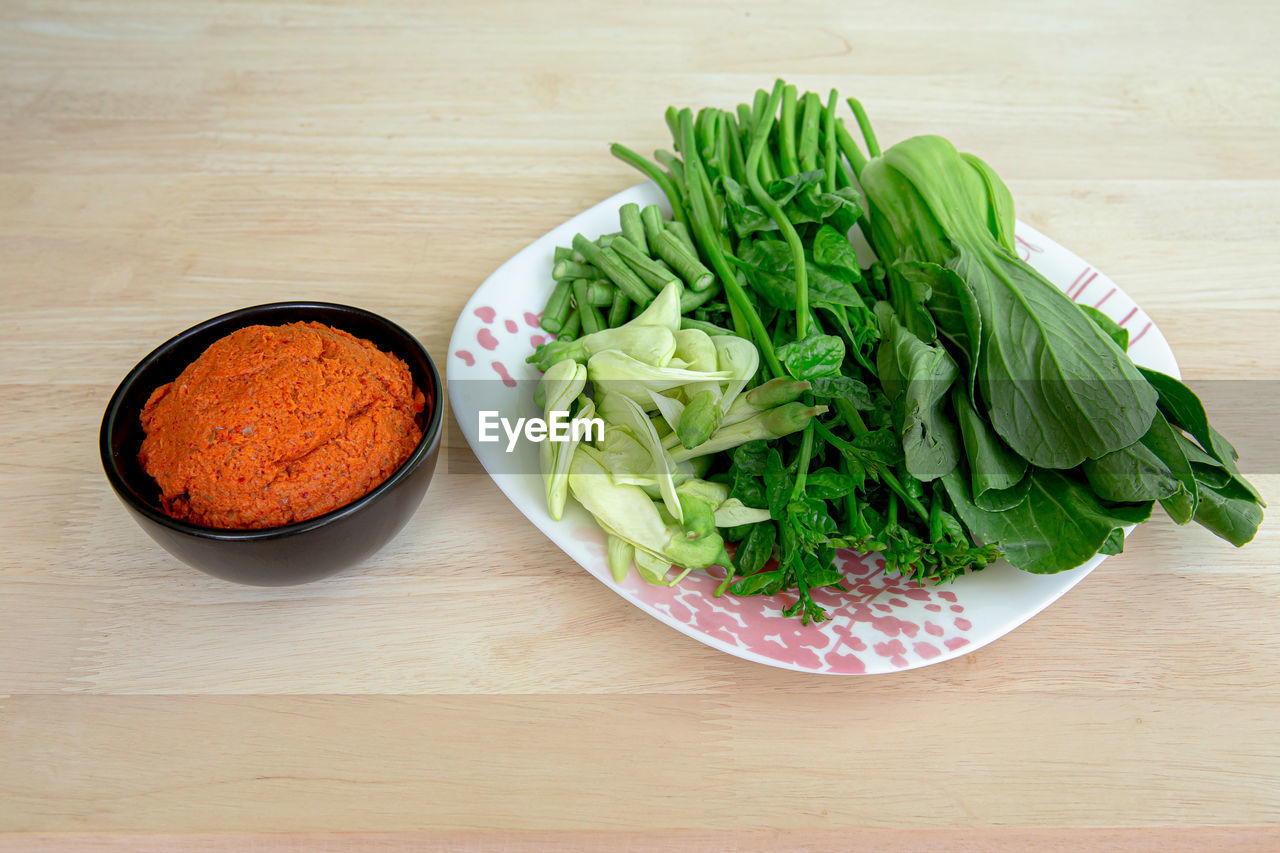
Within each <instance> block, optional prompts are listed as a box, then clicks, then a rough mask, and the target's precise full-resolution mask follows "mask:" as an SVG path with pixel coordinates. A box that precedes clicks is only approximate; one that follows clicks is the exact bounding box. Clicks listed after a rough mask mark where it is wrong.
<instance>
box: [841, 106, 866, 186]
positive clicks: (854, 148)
mask: <svg viewBox="0 0 1280 853" xmlns="http://www.w3.org/2000/svg"><path fill="white" fill-rule="evenodd" d="M836 144H837V145H839V146H840V153H842V154H844V156H845V158H847V159H848V161H849V165H850V166H852V167H853V174H854V176H855V177H857V176H860V175H862V168H863V167H864V166H866V165H867V157H866V155H865V154H863V153H862V149H861V148H859V147H858V143H856V142H854V141H853V137H852V136H851V135H850V134H849V129H848V128H846V127H845V126H844V119H837V120H836Z"/></svg>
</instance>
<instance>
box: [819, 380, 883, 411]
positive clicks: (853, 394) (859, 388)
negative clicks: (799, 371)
mask: <svg viewBox="0 0 1280 853" xmlns="http://www.w3.org/2000/svg"><path fill="white" fill-rule="evenodd" d="M809 384H810V385H811V386H812V387H811V388H810V389H809V392H810V393H811V394H813V396H815V397H817V398H819V399H824V400H825V399H840V400H848V401H849V402H850V403H852V404H853V407H854V408H855V409H862V410H867V409H870V408H872V407H873V405H874V404H873V403H872V402H871V391H870V390H868V389H867V386H866V385H865V384H864V383H862V382H859V381H858V380H856V379H853V378H851V377H848V376H840V375H837V376H815V377H813V378H811V379H810V380H809Z"/></svg>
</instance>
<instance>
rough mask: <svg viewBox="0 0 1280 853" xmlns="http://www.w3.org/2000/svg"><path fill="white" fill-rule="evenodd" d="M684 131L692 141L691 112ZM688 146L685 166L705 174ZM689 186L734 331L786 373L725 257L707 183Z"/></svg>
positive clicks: (698, 231)
mask: <svg viewBox="0 0 1280 853" xmlns="http://www.w3.org/2000/svg"><path fill="white" fill-rule="evenodd" d="M680 132H681V135H682V137H683V138H684V139H685V140H686V141H687V142H690V143H691V142H692V140H693V122H692V120H691V119H690V116H689V115H688V114H687V113H686V114H685V115H683V116H682V117H681V122H680ZM686 147H687V148H689V149H691V150H689V152H688V153H686V154H685V158H686V160H685V168H687V169H690V170H692V171H694V172H696V173H701V172H702V161H701V160H700V159H699V158H698V152H697V150H696V149H694V146H693V145H692V144H689V145H687V146H686ZM688 185H689V207H690V214H691V215H690V218H691V219H692V220H693V222H692V228H693V232H694V234H695V235H696V236H697V239H698V243H699V244H701V246H702V249H703V251H705V252H706V253H707V259H708V260H709V261H711V268H712V269H713V270H715V273H716V275H717V276H719V278H720V281H721V283H722V284H723V285H724V291H725V295H726V296H727V297H728V301H729V309H730V314H731V315H732V316H733V322H734V331H735V332H736V333H737V334H738V336H739V337H742V338H746V339H748V340H752V339H754V341H755V344H756V346H757V347H758V348H759V350H760V354H761V355H762V356H763V357H764V361H765V364H767V365H768V366H769V370H770V371H771V372H772V373H773V375H774V376H782V375H783V370H782V365H781V364H779V363H778V356H777V355H776V354H775V353H774V351H773V345H772V343H771V342H770V340H769V333H768V332H767V331H765V328H764V323H762V322H761V321H760V315H759V314H757V313H756V309H755V306H753V305H752V304H751V300H749V299H748V298H747V294H746V292H745V291H743V289H742V284H741V283H740V282H739V281H738V277H737V274H736V272H735V270H734V269H733V268H732V267H731V266H729V262H728V261H727V260H725V257H724V252H723V251H722V250H721V246H720V234H719V232H718V231H717V230H716V229H714V228H712V226H711V220H710V215H709V213H708V211H707V206H706V200H705V199H704V198H703V197H702V193H701V192H700V191H699V190H700V189H701V188H702V186H703V185H702V183H701V178H698V177H697V176H696V175H695V176H691V177H690V179H689V181H688Z"/></svg>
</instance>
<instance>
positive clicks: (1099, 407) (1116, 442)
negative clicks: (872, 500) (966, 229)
mask: <svg viewBox="0 0 1280 853" xmlns="http://www.w3.org/2000/svg"><path fill="white" fill-rule="evenodd" d="M952 266H953V268H954V269H955V270H956V272H957V273H959V275H960V277H961V278H962V279H964V281H965V283H966V284H967V285H968V286H969V288H970V289H971V290H972V291H973V294H974V297H975V301H976V303H977V306H978V311H979V314H980V315H981V342H980V344H979V350H980V353H979V356H978V381H979V385H980V387H981V389H982V397H983V401H984V402H985V403H986V406H987V412H986V413H987V415H988V417H989V418H990V420H991V424H992V425H993V426H994V427H995V431H996V433H997V434H999V435H1000V437H1001V438H1003V439H1004V440H1005V442H1006V443H1008V445H1009V446H1010V447H1011V448H1012V449H1013V450H1014V452H1016V453H1018V454H1019V455H1020V456H1022V457H1023V458H1024V459H1026V460H1027V461H1029V462H1031V463H1033V464H1035V465H1038V466H1040V467H1043V468H1074V467H1075V466H1077V465H1079V464H1080V463H1081V462H1083V461H1084V460H1086V459H1096V458H1097V457H1099V456H1102V455H1104V454H1106V453H1110V452H1112V451H1114V450H1119V449H1121V448H1123V447H1128V446H1129V445H1130V444H1133V443H1134V442H1135V441H1137V440H1138V439H1139V438H1141V437H1142V435H1143V434H1144V433H1145V432H1146V431H1147V430H1148V429H1149V428H1150V427H1151V420H1152V418H1153V417H1154V416H1155V411H1156V406H1155V402H1156V400H1155V391H1154V389H1152V388H1151V386H1150V385H1149V384H1148V383H1147V382H1146V381H1145V380H1144V379H1143V378H1142V374H1141V373H1139V372H1138V369H1137V368H1136V367H1135V366H1134V365H1133V362H1131V361H1130V360H1129V357H1128V356H1127V355H1126V354H1125V352H1124V351H1123V350H1121V349H1120V348H1119V347H1118V346H1116V344H1115V342H1114V341H1112V340H1111V338H1109V337H1107V336H1106V335H1105V334H1104V333H1103V332H1102V331H1101V330H1100V329H1099V328H1098V327H1097V325H1096V324H1094V322H1093V321H1092V320H1090V319H1089V318H1088V317H1087V316H1086V315H1085V314H1084V312H1083V311H1081V310H1080V307H1079V306H1078V305H1076V304H1075V303H1074V302H1072V301H1071V300H1070V299H1069V298H1067V297H1066V296H1065V295H1064V294H1063V293H1062V291H1060V290H1058V289H1057V288H1056V287H1054V286H1053V285H1052V284H1050V283H1049V282H1048V281H1047V280H1046V279H1044V277H1043V276H1041V275H1040V274H1039V273H1037V272H1036V271H1035V270H1033V269H1032V268H1031V267H1030V266H1029V265H1028V264H1026V263H1024V262H1023V261H1021V260H1020V259H1018V258H1017V257H1010V256H1006V255H1002V254H999V253H997V252H994V251H992V250H990V249H978V250H970V249H969V248H968V247H961V248H960V250H959V254H958V255H957V257H956V258H955V261H954V262H953V265H952Z"/></svg>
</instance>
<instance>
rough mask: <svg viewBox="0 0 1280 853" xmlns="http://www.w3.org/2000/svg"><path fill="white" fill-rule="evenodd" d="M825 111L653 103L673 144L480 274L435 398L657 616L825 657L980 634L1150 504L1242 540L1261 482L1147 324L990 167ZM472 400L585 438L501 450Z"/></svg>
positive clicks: (1049, 593)
mask: <svg viewBox="0 0 1280 853" xmlns="http://www.w3.org/2000/svg"><path fill="white" fill-rule="evenodd" d="M837 105H838V101H837V96H836V93H835V92H832V93H830V95H829V96H827V97H826V98H819V97H818V96H817V95H816V94H813V93H804V94H801V93H798V92H797V91H796V90H795V89H794V88H793V87H789V86H786V85H785V84H784V83H783V82H782V81H778V83H777V84H776V85H775V86H774V87H773V89H772V91H765V90H760V91H759V92H757V93H756V95H755V98H754V101H753V103H752V104H742V105H739V106H738V108H737V111H736V112H734V111H730V110H716V109H703V110H700V111H698V112H696V113H695V112H694V111H692V110H687V109H686V110H678V109H676V108H672V109H671V110H669V111H668V114H667V123H668V126H669V127H670V128H671V130H672V134H673V143H674V145H673V147H674V149H675V151H676V152H677V153H676V154H671V153H668V152H657V153H656V155H655V161H656V162H655V161H649V160H647V159H645V158H642V157H641V156H640V155H638V154H636V153H635V152H633V151H631V150H630V149H628V148H626V147H625V146H621V145H614V146H613V153H614V154H615V156H618V157H619V158H620V159H622V160H624V161H625V162H628V163H630V164H631V165H634V166H636V167H637V168H639V169H640V170H641V171H642V172H643V173H644V174H645V175H647V176H649V177H650V178H651V180H650V182H647V183H644V184H641V185H638V186H636V187H633V188H631V189H629V190H626V191H624V192H623V193H620V194H618V195H617V196H614V197H613V198H611V199H608V200H606V201H604V202H602V203H600V204H599V205H597V206H595V207H593V208H592V209H590V210H588V211H586V212H584V213H583V214H580V215H579V216H577V217H575V218H574V219H572V220H570V221H569V222H566V223H564V224H563V225H561V226H560V227H558V228H556V229H554V230H553V231H552V232H550V233H549V234H547V235H545V236H544V237H542V238H540V239H539V240H537V241H536V242H534V243H533V244H532V245H530V246H529V247H527V248H526V249H524V250H523V251H521V252H520V253H518V254H517V255H516V256H515V257H513V258H512V259H511V260H510V261H508V262H507V263H506V264H504V265H503V266H502V267H501V268H500V269H499V270H497V271H496V272H495V273H494V274H493V275H492V276H491V277H490V278H489V279H488V280H487V281H486V282H485V283H484V284H483V285H481V287H480V288H479V289H478V290H477V291H476V293H475V294H474V295H473V297H472V299H471V300H470V302H469V303H468V304H467V306H466V308H465V309H464V311H463V312H462V315H461V316H460V318H459V320H458V323H457V326H456V327H455V330H454V334H453V339H452V341H451V343H450V353H449V357H448V358H449V362H448V372H449V390H450V396H451V402H452V405H453V408H454V412H455V415H456V417H457V420H458V423H459V424H460V425H461V427H462V430H463V433H464V435H465V436H466V437H467V439H468V442H469V443H470V444H471V446H472V448H473V449H474V450H475V452H476V454H477V456H478V458H479V459H480V461H481V463H482V464H483V465H484V466H485V468H486V470H487V471H488V472H489V473H490V474H491V476H492V477H493V479H494V480H495V482H496V483H497V484H498V485H499V487H500V488H501V489H502V490H503V491H504V492H505V493H506V495H507V496H508V497H509V498H510V499H511V500H512V502H513V503H514V504H515V505H516V507H517V508H518V509H520V511H521V512H523V513H524V514H525V515H526V517H528V518H529V519H530V520H531V521H532V522H533V523H534V524H535V525H536V526H537V527H539V529H540V530H542V532H543V533H545V534H546V535H547V536H548V537H550V538H551V539H552V540H553V541H554V542H556V544H557V545H559V546H560V547H561V548H562V549H563V550H565V552H566V553H567V554H568V555H569V556H570V557H572V558H573V559H574V560H575V561H577V562H578V563H579V564H581V565H582V566H583V567H584V568H585V569H587V571H588V572H590V573H591V574H592V575H594V576H595V577H596V578H598V579H599V580H601V581H602V582H604V583H606V584H608V585H610V586H611V587H612V588H613V589H614V590H615V591H617V592H618V593H619V594H620V595H621V596H623V597H624V598H626V599H627V600H628V601H630V602H631V603H633V604H634V605H636V606H637V607H640V608H641V609H642V610H644V611H645V612H647V613H649V614H650V615H652V616H654V617H655V618H657V619H659V620H661V621H663V622H665V623H666V624H668V625H671V626H672V627H674V628H676V629H677V630H680V631H682V632H683V633H685V634H688V635H689V636H692V637H694V638H696V639H698V640H700V641H702V642H704V643H707V644H708V645H711V646H713V647H715V648H717V649H720V650H722V651H725V652H728V653H731V654H735V655H738V656H740V657H743V658H746V659H749V660H754V661H757V662H761V663H766V664H770V665H774V666H780V667H785V668H789V669H794V670H801V671H807V672H819V673H832V674H841V673H847V674H852V673H877V672H890V671H897V670H902V669H908V668H912V667H916V666H922V665H926V664H930V663H937V662H940V661H944V660H947V659H950V658H953V657H955V656H957V655H960V654H964V653H965V652H967V651H971V650H973V649H976V648H979V647H981V646H982V645H984V644H986V643H989V642H991V641H992V640H994V639H996V638H998V637H999V636H1001V635H1003V634H1004V633H1007V632H1008V631H1010V630H1012V629H1013V628H1015V627H1017V626H1018V625H1020V624H1021V623H1023V622H1025V621H1026V620H1027V619H1029V618H1031V617H1032V616H1033V615H1035V614H1036V613H1037V612H1039V611H1040V610H1041V609H1043V608H1044V607H1046V606H1047V605H1048V604H1050V603H1052V602H1053V601H1054V600H1055V599H1057V598H1058V597H1060V596H1061V595H1063V594H1064V593H1065V592H1066V591H1067V590H1069V589H1070V588H1071V587H1072V586H1074V585H1075V584H1076V583H1078V582H1079V581H1080V580H1081V579H1082V578H1083V577H1084V576H1085V575H1087V574H1088V573H1089V572H1090V571H1092V570H1093V569H1094V568H1096V567H1097V566H1098V565H1099V564H1100V563H1101V562H1102V561H1103V560H1104V559H1106V557H1107V556H1108V555H1114V554H1116V553H1119V552H1120V551H1122V550H1123V547H1124V539H1125V536H1126V535H1127V533H1128V532H1129V531H1130V530H1132V528H1133V526H1134V525H1136V524H1138V523H1141V522H1142V521H1144V520H1146V519H1147V518H1148V517H1149V516H1150V514H1151V512H1152V511H1153V509H1155V508H1156V507H1157V506H1160V507H1163V509H1164V511H1166V512H1168V514H1169V515H1170V516H1171V517H1172V518H1173V519H1174V520H1175V521H1177V522H1178V523H1180V524H1181V523H1189V522H1191V521H1195V522H1198V523H1200V524H1202V525H1203V526H1205V527H1207V528H1209V529H1210V530H1212V531H1213V532H1214V533H1216V534H1218V535H1219V536H1220V537H1222V538H1224V539H1226V540H1228V541H1230V542H1232V543H1233V544H1236V545H1242V544H1244V543H1245V542H1247V541H1248V539H1250V538H1251V537H1252V535H1253V532H1254V531H1255V530H1256V528H1257V525H1258V523H1260V521H1261V515H1262V502H1261V500H1260V498H1258V496H1257V494H1256V492H1255V491H1254V490H1253V488H1252V486H1251V485H1250V484H1249V483H1248V481H1247V480H1245V479H1244V477H1243V476H1242V475H1241V474H1240V473H1239V470H1238V468H1237V466H1236V464H1235V463H1236V456H1235V453H1234V450H1233V449H1232V448H1231V446H1230V444H1229V443H1228V442H1227V440H1226V439H1225V438H1224V437H1222V436H1221V435H1220V434H1218V433H1217V432H1216V431H1215V430H1213V428H1212V426H1210V425H1209V423H1208V420H1207V418H1206V417H1205V415H1204V411H1203V408H1202V407H1201V406H1200V404H1199V401H1198V400H1196V399H1195V396H1194V395H1193V394H1192V393H1191V392H1190V391H1189V389H1187V388H1185V386H1183V385H1182V384H1181V383H1180V382H1179V381H1178V378H1177V377H1178V369H1177V365H1176V362H1175V360H1174V357H1173V354H1172V352H1171V351H1170V349H1169V347H1168V344H1167V343H1166V342H1165V340H1164V338H1163V336H1162V335H1161V334H1160V332H1159V330H1158V329H1157V328H1156V327H1155V324H1154V323H1153V321H1152V320H1151V319H1150V318H1149V317H1147V316H1146V315H1145V314H1144V313H1143V312H1142V311H1141V309H1140V308H1139V307H1138V306H1137V305H1136V304H1134V303H1133V302H1132V300H1130V299H1129V298H1128V297H1127V296H1126V295H1125V294H1124V293H1123V291H1121V290H1120V289H1119V288H1118V287H1117V286H1116V285H1115V284H1114V283H1112V282H1110V281H1109V280H1108V279H1107V278H1106V277H1105V276H1104V275H1102V274H1101V273H1100V272H1099V271H1097V270H1095V269H1094V268H1092V267H1091V266H1090V265H1089V264H1087V263H1085V262H1084V261H1082V260H1081V259H1080V258H1078V257H1076V256H1075V255H1073V254H1072V253H1070V252H1069V251H1067V250H1066V249H1064V248H1062V247H1061V246H1059V245H1058V244H1057V243H1055V242H1054V241H1053V240H1051V239H1049V238H1048V237H1047V236H1045V235H1043V234H1040V233H1038V232H1037V231H1035V229H1033V228H1031V227H1029V226H1027V225H1025V224H1024V223H1021V222H1017V221H1016V220H1015V219H1014V214H1013V201H1012V198H1011V196H1010V195H1009V193H1008V190H1007V189H1006V188H1005V187H1004V184H1003V182H1001V181H1000V179H999V177H998V176H997V175H996V173H995V172H994V171H993V170H992V169H991V168H990V167H989V166H987V165H986V164H985V163H984V162H983V161H981V160H980V159H978V158H977V157H974V156H972V155H968V154H961V153H959V152H957V151H956V150H955V148H954V147H953V146H951V144H950V143H949V142H947V141H946V140H944V139H942V138H940V137H928V136H923V137H913V138H911V139H908V140H905V141H903V142H900V143H898V144H897V145H895V146H892V147H890V148H889V149H888V150H886V151H884V152H882V151H881V150H880V148H879V145H878V142H877V140H876V138H875V134H874V131H873V130H872V129H871V126H870V123H869V121H868V120H867V118H866V116H865V114H864V113H863V112H862V110H861V107H860V105H859V104H858V103H857V102H856V101H853V100H850V101H849V106H850V108H851V110H852V115H853V117H854V119H855V120H856V122H857V129H858V130H859V131H860V132H861V135H862V139H863V144H864V145H865V146H866V153H863V151H862V149H861V148H860V147H859V145H858V144H857V143H856V142H855V141H854V140H853V137H852V135H851V134H850V132H849V131H848V130H847V129H846V127H845V124H844V121H843V118H841V117H839V116H838V114H837V111H836V110H837ZM659 164H660V165H659ZM619 226H621V227H619ZM868 243H869V244H870V245H868ZM486 410H490V411H500V412H502V413H503V414H504V415H506V416H508V417H517V416H520V417H522V416H537V415H539V414H542V413H545V414H547V415H548V416H550V415H551V414H552V413H553V411H560V412H562V413H564V414H566V415H567V414H569V413H571V412H572V413H575V416H576V417H592V416H596V415H601V416H602V420H603V424H602V426H603V427H604V430H605V432H604V433H603V435H602V436H600V437H597V438H596V439H594V440H591V439H588V440H586V441H583V442H580V443H576V444H574V443H570V444H557V445H552V444H548V443H543V444H541V445H538V444H535V443H531V442H522V443H514V444H512V445H511V446H509V447H508V446H506V445H504V444H501V443H492V442H485V441H481V440H480V434H479V430H478V424H479V420H480V413H481V412H482V411H486Z"/></svg>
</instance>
